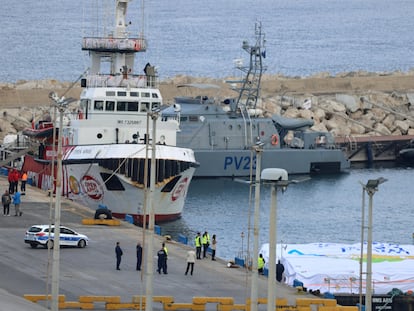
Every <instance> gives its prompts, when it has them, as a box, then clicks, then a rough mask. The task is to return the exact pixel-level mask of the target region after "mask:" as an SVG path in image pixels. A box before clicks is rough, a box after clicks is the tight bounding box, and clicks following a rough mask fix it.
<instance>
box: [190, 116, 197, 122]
mask: <svg viewBox="0 0 414 311" xmlns="http://www.w3.org/2000/svg"><path fill="white" fill-rule="evenodd" d="M188 119H189V120H190V122H198V117H197V116H189V117H188Z"/></svg>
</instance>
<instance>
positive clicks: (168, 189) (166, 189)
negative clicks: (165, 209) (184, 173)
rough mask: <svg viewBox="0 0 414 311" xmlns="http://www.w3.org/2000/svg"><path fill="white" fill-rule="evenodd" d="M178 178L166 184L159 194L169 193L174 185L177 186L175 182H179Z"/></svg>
mask: <svg viewBox="0 0 414 311" xmlns="http://www.w3.org/2000/svg"><path fill="white" fill-rule="evenodd" d="M180 178H181V177H180V176H175V177H174V178H173V179H171V180H170V181H169V182H168V184H166V185H165V186H164V187H163V188H162V189H161V192H171V191H172V190H173V189H174V187H175V185H176V184H177V182H178V181H179V180H180Z"/></svg>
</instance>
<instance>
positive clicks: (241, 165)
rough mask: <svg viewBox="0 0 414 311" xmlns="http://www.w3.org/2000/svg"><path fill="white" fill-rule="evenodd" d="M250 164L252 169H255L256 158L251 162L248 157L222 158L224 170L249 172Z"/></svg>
mask: <svg viewBox="0 0 414 311" xmlns="http://www.w3.org/2000/svg"><path fill="white" fill-rule="evenodd" d="M252 163H253V169H256V157H253V160H252V159H251V158H250V156H241V157H238V156H233V157H231V156H227V157H225V158H224V169H225V170H227V169H236V170H250V166H251V164H252Z"/></svg>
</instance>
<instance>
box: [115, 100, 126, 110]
mask: <svg viewBox="0 0 414 311" xmlns="http://www.w3.org/2000/svg"><path fill="white" fill-rule="evenodd" d="M126 107H127V102H117V103H116V111H126Z"/></svg>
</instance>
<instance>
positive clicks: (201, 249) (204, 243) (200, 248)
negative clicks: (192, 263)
mask: <svg viewBox="0 0 414 311" xmlns="http://www.w3.org/2000/svg"><path fill="white" fill-rule="evenodd" d="M194 245H195V247H196V259H202V258H201V253H203V258H207V252H208V249H209V248H210V250H211V260H216V247H217V239H216V235H215V234H213V236H212V239H211V240H210V235H209V233H208V232H207V231H204V233H203V235H201V233H200V232H197V235H196V237H195V239H194ZM210 245H211V247H210Z"/></svg>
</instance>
